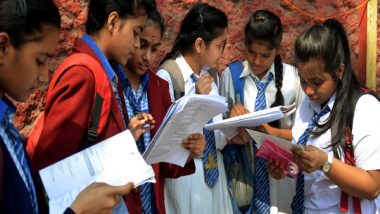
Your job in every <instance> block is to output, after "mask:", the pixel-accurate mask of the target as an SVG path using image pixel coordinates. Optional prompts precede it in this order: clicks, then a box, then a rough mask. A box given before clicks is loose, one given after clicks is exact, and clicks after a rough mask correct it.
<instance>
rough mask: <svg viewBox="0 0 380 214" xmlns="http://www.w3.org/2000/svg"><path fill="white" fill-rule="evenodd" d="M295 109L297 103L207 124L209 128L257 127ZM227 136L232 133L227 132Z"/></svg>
mask: <svg viewBox="0 0 380 214" xmlns="http://www.w3.org/2000/svg"><path fill="white" fill-rule="evenodd" d="M294 111H295V104H294V103H293V104H292V105H290V106H277V107H273V108H268V109H265V110H261V111H257V112H252V113H249V114H245V115H241V116H237V117H232V118H228V119H225V120H222V121H219V122H216V123H212V124H207V125H206V128H207V129H208V130H216V129H218V130H222V131H223V130H226V129H232V128H238V127H256V126H259V125H262V124H265V123H269V122H272V121H275V120H278V119H281V118H283V117H285V116H288V115H290V114H292V113H293V112H294ZM225 134H226V135H227V136H230V134H228V133H225Z"/></svg>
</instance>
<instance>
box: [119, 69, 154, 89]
mask: <svg viewBox="0 0 380 214" xmlns="http://www.w3.org/2000/svg"><path fill="white" fill-rule="evenodd" d="M117 68H118V73H119V77H120V79H121V82H122V85H123V88H125V89H126V86H127V85H128V86H131V82H130V81H129V79H128V77H127V75H126V74H125V72H124V69H123V66H121V65H118V66H117ZM148 83H149V75H148V71H147V72H145V74H144V75H143V76H142V78H141V82H140V85H141V86H142V88H143V90H144V91H145V90H147V88H148ZM125 84H127V85H125Z"/></svg>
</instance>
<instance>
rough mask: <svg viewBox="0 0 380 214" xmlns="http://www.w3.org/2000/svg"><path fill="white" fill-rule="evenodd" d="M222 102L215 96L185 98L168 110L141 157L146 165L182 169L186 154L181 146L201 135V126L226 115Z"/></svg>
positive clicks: (219, 97) (187, 153)
mask: <svg viewBox="0 0 380 214" xmlns="http://www.w3.org/2000/svg"><path fill="white" fill-rule="evenodd" d="M227 110H228V109H227V103H226V98H225V97H222V96H216V95H197V94H193V95H188V96H184V97H182V98H181V99H179V100H177V101H176V102H175V103H173V105H172V106H171V107H170V109H169V110H168V112H167V114H166V116H165V118H164V121H163V122H162V125H161V127H160V128H159V129H158V131H157V133H156V135H155V137H154V138H153V139H152V142H151V144H150V146H149V147H148V148H147V149H146V151H145V153H144V155H143V156H144V158H145V160H146V162H147V163H149V164H154V163H158V162H166V163H171V164H176V165H178V166H182V167H183V166H184V165H185V164H186V161H187V159H188V157H189V154H190V152H189V151H188V150H186V149H184V148H183V147H182V145H181V143H182V141H183V140H184V139H186V138H187V137H188V136H189V135H190V134H193V133H203V127H204V126H205V124H206V123H207V122H208V121H209V120H210V119H212V118H213V117H215V116H216V115H218V114H221V113H224V112H226V111H227Z"/></svg>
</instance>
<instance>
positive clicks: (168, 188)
mask: <svg viewBox="0 0 380 214" xmlns="http://www.w3.org/2000/svg"><path fill="white" fill-rule="evenodd" d="M175 61H176V63H177V64H178V66H179V68H180V70H181V72H182V75H183V78H184V81H185V96H186V95H189V94H194V93H195V84H194V83H193V82H192V81H191V78H190V75H191V74H192V73H193V70H192V69H191V67H190V65H189V64H188V63H187V62H186V60H185V58H184V57H183V56H182V55H179V56H178V57H177V58H176V59H175ZM206 73H207V69H205V68H203V69H201V72H200V75H204V74H206ZM157 75H158V76H160V77H161V78H163V79H165V80H166V81H168V83H169V90H170V96H171V98H172V100H174V93H173V84H172V81H171V78H170V75H169V73H168V72H167V71H166V70H164V69H160V70H159V71H158V72H157ZM210 94H213V95H219V92H218V88H217V86H216V84H215V83H214V82H213V83H212V90H211V92H210ZM222 119H223V118H222V114H220V115H218V116H216V117H214V118H213V120H214V121H219V120H222ZM214 134H215V143H216V148H217V159H218V160H217V162H218V170H219V176H218V181H217V183H216V184H215V185H214V186H213V187H212V188H210V187H209V186H208V185H207V184H206V183H205V181H204V172H203V161H202V159H200V158H194V162H195V168H196V171H195V173H194V174H192V175H187V176H182V177H179V178H177V179H166V181H165V188H164V189H165V191H164V192H165V209H166V213H167V214H194V213H196V214H232V213H233V210H232V205H231V198H230V195H229V192H228V187H227V176H226V172H225V168H224V163H223V156H222V153H221V152H220V150H222V149H223V148H224V146H225V145H226V144H227V140H226V137H225V136H224V134H223V133H222V132H220V131H218V130H216V131H214Z"/></svg>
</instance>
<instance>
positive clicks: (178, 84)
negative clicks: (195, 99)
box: [158, 59, 185, 100]
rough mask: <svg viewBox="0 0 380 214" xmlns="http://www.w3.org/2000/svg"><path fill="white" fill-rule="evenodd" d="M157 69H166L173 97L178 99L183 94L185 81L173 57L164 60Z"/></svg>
mask: <svg viewBox="0 0 380 214" xmlns="http://www.w3.org/2000/svg"><path fill="white" fill-rule="evenodd" d="M158 69H164V70H166V71H167V72H168V73H169V75H170V78H171V79H172V83H173V90H174V99H175V100H178V99H180V98H181V97H183V96H184V95H185V81H184V80H183V75H182V72H181V69H180V68H179V66H178V64H177V62H176V61H175V60H174V59H168V60H166V61H165V62H164V63H163V64H162V65H161V66H160V67H159V68H158Z"/></svg>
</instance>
